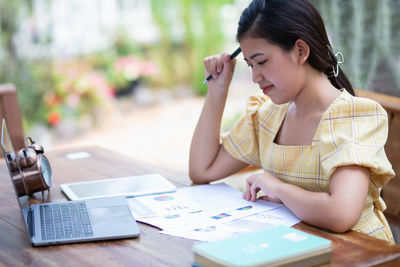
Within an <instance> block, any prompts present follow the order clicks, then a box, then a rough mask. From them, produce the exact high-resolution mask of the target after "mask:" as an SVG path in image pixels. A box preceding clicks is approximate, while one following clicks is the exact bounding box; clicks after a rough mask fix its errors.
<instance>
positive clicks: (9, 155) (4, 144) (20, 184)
mask: <svg viewBox="0 0 400 267" xmlns="http://www.w3.org/2000/svg"><path fill="white" fill-rule="evenodd" d="M1 148H2V150H3V155H4V158H5V160H6V164H7V167H8V171H9V173H10V177H11V181H12V184H13V186H14V190H15V194H16V195H17V199H18V202H19V205H20V207H21V209H22V208H24V207H26V206H29V198H28V196H27V194H26V188H25V183H24V180H23V179H22V177H23V176H22V172H21V168H20V166H19V163H18V160H17V155H16V154H15V150H14V146H13V144H12V141H11V138H10V133H9V132H8V128H7V124H6V120H5V119H4V118H3V123H2V127H1Z"/></svg>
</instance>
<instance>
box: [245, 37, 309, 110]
mask: <svg viewBox="0 0 400 267" xmlns="http://www.w3.org/2000/svg"><path fill="white" fill-rule="evenodd" d="M240 47H241V49H242V52H243V55H244V60H245V61H246V63H247V65H248V66H249V67H250V68H251V70H252V76H253V82H255V83H257V84H258V85H259V87H260V89H261V90H262V91H263V92H264V94H266V95H268V96H269V97H270V98H271V100H272V101H273V102H274V103H275V104H284V103H287V102H289V101H292V100H293V99H294V98H295V97H296V96H297V95H298V93H299V92H300V91H301V89H302V87H303V84H304V77H305V75H304V65H303V64H300V63H299V62H300V61H299V55H298V53H297V51H296V49H295V48H293V49H292V50H291V51H288V52H287V51H284V50H282V49H281V48H280V47H279V46H277V45H273V44H271V43H269V42H268V41H266V40H265V39H262V38H251V37H245V38H243V40H241V41H240Z"/></svg>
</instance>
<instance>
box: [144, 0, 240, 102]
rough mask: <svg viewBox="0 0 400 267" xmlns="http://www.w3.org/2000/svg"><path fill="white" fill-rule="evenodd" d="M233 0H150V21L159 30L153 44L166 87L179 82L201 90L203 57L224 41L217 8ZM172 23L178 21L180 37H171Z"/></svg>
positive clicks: (204, 87)
mask: <svg viewBox="0 0 400 267" xmlns="http://www.w3.org/2000/svg"><path fill="white" fill-rule="evenodd" d="M231 3H233V0H170V1H165V0H151V10H152V15H153V18H154V21H155V22H156V24H157V26H158V29H159V32H160V44H159V46H158V47H157V52H158V56H159V58H160V59H162V60H161V68H162V71H161V75H162V77H161V79H162V81H164V82H165V84H166V86H167V87H174V86H176V85H177V84H179V83H185V84H189V85H191V86H193V88H194V89H195V91H196V92H197V93H199V94H205V93H206V92H207V87H206V86H204V85H203V83H202V81H203V80H204V67H203V59H204V58H205V57H206V56H209V55H212V54H216V53H219V52H220V51H222V48H223V46H224V44H225V37H224V33H223V31H222V27H221V8H222V7H223V6H224V5H226V4H231ZM176 25H182V27H183V30H184V33H183V38H182V40H174V39H173V38H172V37H173V36H174V34H173V31H174V29H175V27H176Z"/></svg>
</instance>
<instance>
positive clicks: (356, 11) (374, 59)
mask: <svg viewBox="0 0 400 267" xmlns="http://www.w3.org/2000/svg"><path fill="white" fill-rule="evenodd" d="M311 2H312V3H313V4H314V5H315V7H316V8H317V9H318V10H319V11H320V13H321V16H322V17H323V19H324V21H325V26H326V28H327V32H328V35H329V37H330V39H331V42H332V45H333V49H334V50H335V51H336V52H337V51H341V52H342V53H343V55H344V58H345V63H344V65H343V70H344V71H345V73H346V74H347V75H348V76H349V79H350V81H351V82H352V84H353V86H354V87H356V88H360V89H367V90H373V91H377V92H381V93H386V94H390V95H397V96H400V63H399V62H400V53H399V51H400V1H398V0H380V1H376V0H350V1H349V0H312V1H311Z"/></svg>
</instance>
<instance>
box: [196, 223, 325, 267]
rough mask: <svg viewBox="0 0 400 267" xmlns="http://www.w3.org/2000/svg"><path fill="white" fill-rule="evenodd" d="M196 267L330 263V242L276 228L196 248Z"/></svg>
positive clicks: (200, 244)
mask: <svg viewBox="0 0 400 267" xmlns="http://www.w3.org/2000/svg"><path fill="white" fill-rule="evenodd" d="M192 250H193V256H194V262H193V266H207V267H212V266H313V265H318V264H323V263H328V262H330V260H331V254H332V249H331V241H330V240H328V239H325V238H321V237H318V236H315V235H311V234H308V233H305V232H302V231H300V230H296V229H294V228H291V227H288V226H283V225H280V226H274V227H271V228H268V229H266V230H262V231H258V232H253V233H250V234H244V235H239V236H235V237H232V238H228V239H225V240H221V241H217V242H211V243H204V242H203V243H196V244H194V245H193V249H192Z"/></svg>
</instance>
